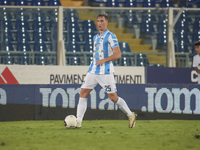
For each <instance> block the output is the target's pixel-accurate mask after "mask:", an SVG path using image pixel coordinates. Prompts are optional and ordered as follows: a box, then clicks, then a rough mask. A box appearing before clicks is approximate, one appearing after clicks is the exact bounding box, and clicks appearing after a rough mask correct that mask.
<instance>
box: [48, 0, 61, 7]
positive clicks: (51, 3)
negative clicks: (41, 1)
mask: <svg viewBox="0 0 200 150" xmlns="http://www.w3.org/2000/svg"><path fill="white" fill-rule="evenodd" d="M49 6H61V3H60V0H49Z"/></svg>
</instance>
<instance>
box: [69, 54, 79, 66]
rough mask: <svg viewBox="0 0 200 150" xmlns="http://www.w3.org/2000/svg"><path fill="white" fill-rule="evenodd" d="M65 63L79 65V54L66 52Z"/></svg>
mask: <svg viewBox="0 0 200 150" xmlns="http://www.w3.org/2000/svg"><path fill="white" fill-rule="evenodd" d="M66 65H81V55H77V54H66Z"/></svg>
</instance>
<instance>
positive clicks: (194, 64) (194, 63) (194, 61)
mask: <svg viewBox="0 0 200 150" xmlns="http://www.w3.org/2000/svg"><path fill="white" fill-rule="evenodd" d="M196 58H197V57H196V56H194V57H193V67H198V63H200V62H198V61H197V59H196Z"/></svg>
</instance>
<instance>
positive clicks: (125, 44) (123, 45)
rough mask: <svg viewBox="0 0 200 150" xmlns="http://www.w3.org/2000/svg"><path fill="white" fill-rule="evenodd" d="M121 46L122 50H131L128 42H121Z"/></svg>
mask: <svg viewBox="0 0 200 150" xmlns="http://www.w3.org/2000/svg"><path fill="white" fill-rule="evenodd" d="M119 47H120V50H121V52H131V49H130V47H129V45H128V43H126V42H121V43H119Z"/></svg>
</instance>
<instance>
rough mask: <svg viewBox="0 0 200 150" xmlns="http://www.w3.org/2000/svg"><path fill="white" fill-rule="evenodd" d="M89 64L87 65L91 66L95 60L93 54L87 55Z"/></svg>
mask: <svg viewBox="0 0 200 150" xmlns="http://www.w3.org/2000/svg"><path fill="white" fill-rule="evenodd" d="M86 56H87V62H86V65H90V64H91V62H92V60H93V54H87V55H86Z"/></svg>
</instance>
